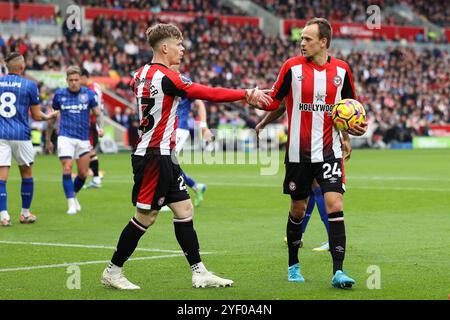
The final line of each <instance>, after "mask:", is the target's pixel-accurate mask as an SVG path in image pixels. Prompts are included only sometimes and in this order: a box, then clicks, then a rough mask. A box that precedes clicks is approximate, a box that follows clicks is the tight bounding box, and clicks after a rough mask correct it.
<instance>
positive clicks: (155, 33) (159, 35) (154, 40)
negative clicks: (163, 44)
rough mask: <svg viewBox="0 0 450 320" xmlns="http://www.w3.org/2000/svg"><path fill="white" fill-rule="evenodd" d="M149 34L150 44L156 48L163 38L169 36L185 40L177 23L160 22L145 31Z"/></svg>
mask: <svg viewBox="0 0 450 320" xmlns="http://www.w3.org/2000/svg"><path fill="white" fill-rule="evenodd" d="M145 35H146V36H147V41H148V43H149V44H150V46H151V47H152V48H153V49H154V48H155V47H156V46H157V45H158V43H159V42H160V41H161V40H164V39H168V38H175V39H178V40H183V34H182V33H181V31H180V29H178V27H177V26H176V25H173V24H171V23H158V24H156V25H154V26H151V27H150V28H148V29H147V31H146V32H145Z"/></svg>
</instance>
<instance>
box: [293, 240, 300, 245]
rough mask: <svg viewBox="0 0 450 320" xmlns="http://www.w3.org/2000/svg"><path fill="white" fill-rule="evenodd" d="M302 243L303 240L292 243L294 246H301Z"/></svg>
mask: <svg viewBox="0 0 450 320" xmlns="http://www.w3.org/2000/svg"><path fill="white" fill-rule="evenodd" d="M301 242H302V240H297V241H294V242H292V244H293V245H294V246H299V245H300V243H301Z"/></svg>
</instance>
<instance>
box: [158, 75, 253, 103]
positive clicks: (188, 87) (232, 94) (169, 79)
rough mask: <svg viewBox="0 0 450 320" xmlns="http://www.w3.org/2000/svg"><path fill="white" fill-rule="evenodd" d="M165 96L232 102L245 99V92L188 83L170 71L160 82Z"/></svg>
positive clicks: (185, 79) (187, 80)
mask: <svg viewBox="0 0 450 320" xmlns="http://www.w3.org/2000/svg"><path fill="white" fill-rule="evenodd" d="M162 88H163V91H164V93H165V94H167V95H170V96H178V97H182V98H188V99H200V100H207V101H212V102H232V101H239V100H242V99H245V90H243V89H226V88H219V87H218V88H212V87H208V86H204V85H201V84H198V83H195V82H192V81H190V80H189V79H188V78H185V77H183V76H182V75H181V74H179V73H176V72H174V71H171V70H167V72H165V77H164V78H163V80H162Z"/></svg>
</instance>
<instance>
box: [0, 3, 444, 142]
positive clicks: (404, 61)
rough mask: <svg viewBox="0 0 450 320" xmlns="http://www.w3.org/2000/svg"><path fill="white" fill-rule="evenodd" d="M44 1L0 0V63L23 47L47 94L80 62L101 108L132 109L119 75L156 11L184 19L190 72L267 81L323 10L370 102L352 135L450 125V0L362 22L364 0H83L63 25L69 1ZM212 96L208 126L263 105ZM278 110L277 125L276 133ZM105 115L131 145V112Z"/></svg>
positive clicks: (234, 82) (405, 133)
mask: <svg viewBox="0 0 450 320" xmlns="http://www.w3.org/2000/svg"><path fill="white" fill-rule="evenodd" d="M48 2H49V1H47V3H42V1H40V2H39V3H23V2H20V3H19V4H18V2H14V1H9V2H0V20H1V21H2V22H1V23H0V73H1V72H2V70H3V69H4V64H3V59H2V57H4V56H5V55H7V54H8V52H10V51H14V50H17V51H20V52H22V53H23V54H24V55H25V57H26V62H27V69H28V70H30V71H29V72H28V75H29V76H32V77H33V78H35V79H36V80H38V81H40V82H41V86H42V87H43V89H44V92H46V94H48V97H47V98H48V99H51V95H52V93H51V90H48V89H47V88H50V89H52V88H55V87H57V86H61V85H65V84H64V77H65V75H64V70H65V68H66V67H67V66H68V65H71V64H79V65H82V66H84V67H86V68H87V69H88V70H89V71H91V73H92V74H93V76H94V81H96V82H98V83H100V84H102V86H103V88H104V91H105V93H106V94H105V103H106V105H107V107H108V113H109V115H110V116H113V114H114V112H115V109H116V107H117V106H119V107H120V108H121V109H122V112H123V113H125V112H127V113H128V112H129V111H126V110H127V109H128V107H132V106H133V100H132V94H131V91H129V89H128V87H127V83H128V81H129V77H130V74H131V72H132V71H133V70H135V69H136V68H138V67H139V66H141V65H142V64H144V63H146V62H148V61H149V60H150V59H151V51H150V49H149V47H148V45H147V44H146V41H145V38H144V31H145V29H146V28H147V27H148V26H149V25H151V24H153V23H155V22H157V21H163V22H174V23H176V24H178V25H179V26H180V27H181V28H182V30H183V32H184V37H185V47H186V54H185V57H184V64H183V68H184V69H183V70H182V71H183V72H185V73H188V74H189V75H190V76H191V77H192V78H193V80H194V81H198V82H201V83H204V84H209V85H213V86H225V87H241V88H242V87H252V86H255V85H258V86H259V87H264V88H269V87H271V86H272V84H273V82H274V80H275V78H276V76H277V73H278V71H279V68H280V66H281V64H282V63H283V61H284V60H285V59H286V58H287V57H289V56H294V55H296V54H298V51H297V48H298V44H297V40H298V36H299V34H300V33H299V31H301V29H299V28H301V27H303V25H304V23H305V21H306V20H305V19H308V18H310V17H313V16H314V15H320V16H325V17H328V18H330V20H331V21H332V26H333V32H334V38H333V42H332V50H331V54H332V55H335V56H337V57H340V58H343V59H344V60H346V61H348V62H349V64H350V66H351V67H352V68H353V73H354V77H355V82H356V86H357V92H358V95H359V99H360V100H361V102H362V103H363V104H364V105H365V107H366V109H367V110H368V117H369V122H370V132H369V133H368V134H366V135H365V136H364V138H362V139H356V138H355V139H353V140H352V141H353V143H354V144H355V145H361V146H363V145H365V146H367V145H369V146H372V147H380V148H384V147H392V146H400V147H404V145H399V144H398V143H407V146H409V145H410V144H411V143H412V141H413V139H414V137H417V136H428V135H435V136H450V101H449V99H450V98H449V97H450V71H449V70H450V68H449V64H450V57H449V52H450V46H449V42H450V28H447V29H444V27H445V26H446V27H448V26H449V23H448V19H449V15H448V14H445V12H447V13H448V10H449V8H448V7H449V6H445V3H446V1H437V2H435V3H433V5H431V4H430V5H428V4H425V1H414V2H413V1H403V2H402V3H401V4H397V3H395V1H370V4H378V5H379V6H380V7H381V9H382V13H383V14H385V16H383V19H382V21H381V23H382V27H381V29H378V30H372V29H369V28H368V27H367V26H366V24H365V23H364V21H365V19H366V12H365V8H366V6H367V5H368V4H369V2H368V1H366V2H367V3H365V2H357V1H350V0H340V1H338V0H328V1H327V0H321V1H319V2H314V1H306V2H305V1H302V5H303V6H306V7H301V8H300V7H296V2H295V1H288V0H286V1H282V0H279V1H276V0H274V1H259V0H258V1H236V0H228V1H226V0H217V1H196V0H185V1H181V0H162V1H120V0H115V1H108V0H91V1H89V0H80V1H77V3H79V4H80V5H83V6H82V7H81V10H80V16H81V18H82V19H81V24H80V27H81V29H80V30H68V29H67V27H66V26H67V25H66V24H65V23H64V22H65V21H66V17H67V15H66V10H67V8H68V7H69V5H71V4H73V2H72V1H63V0H60V1H55V2H52V4H50V3H48ZM88 5H89V6H88ZM430 7H431V8H430ZM218 12H219V14H218ZM287 12H290V13H289V14H287ZM2 68H3V69H2ZM3 72H5V71H3ZM209 106H210V109H211V110H214V111H213V112H212V113H213V115H212V119H213V120H211V121H210V126H211V127H212V128H235V129H238V128H252V127H254V126H255V125H256V123H257V122H258V120H259V118H260V117H261V116H262V115H263V113H262V112H259V111H255V110H250V109H247V108H242V105H238V104H237V105H235V104H221V105H218V106H216V105H214V106H212V105H209ZM194 116H195V115H194ZM285 121H286V120H285V119H282V120H280V121H279V124H276V125H275V127H276V128H277V131H276V132H278V133H276V134H275V135H276V136H277V137H276V138H279V139H280V140H282V139H284V137H283V133H282V132H281V131H282V129H280V128H283V126H282V124H285ZM112 126H113V127H114V130H113V131H114V137H115V139H116V140H117V141H118V142H119V143H121V144H122V145H125V146H127V145H128V143H127V136H128V135H129V132H128V131H127V127H128V128H130V123H122V124H115V123H114V124H113V125H112ZM280 130H281V131H280ZM124 141H125V143H123V142H124Z"/></svg>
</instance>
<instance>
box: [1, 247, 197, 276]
mask: <svg viewBox="0 0 450 320" xmlns="http://www.w3.org/2000/svg"><path fill="white" fill-rule="evenodd" d="M202 254H205V253H204V252H202ZM183 256H184V254H182V253H180V254H168V255H163V256H153V257H139V258H130V259H128V261H136V260H152V259H164V258H173V257H183ZM109 262H110V260H97V261H84V262H70V263H60V264H49V265H42V266H32V267H18V268H5V269H0V272H11V271H29V270H35V269H48V268H61V267H69V266H82V265H88V264H107V263H109Z"/></svg>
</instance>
